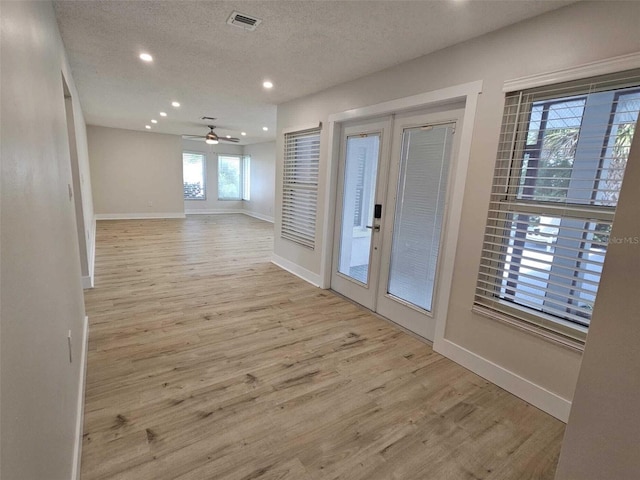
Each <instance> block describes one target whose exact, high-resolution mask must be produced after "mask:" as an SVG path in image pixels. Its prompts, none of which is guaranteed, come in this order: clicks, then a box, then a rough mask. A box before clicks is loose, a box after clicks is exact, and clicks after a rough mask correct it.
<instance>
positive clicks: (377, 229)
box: [367, 225, 380, 232]
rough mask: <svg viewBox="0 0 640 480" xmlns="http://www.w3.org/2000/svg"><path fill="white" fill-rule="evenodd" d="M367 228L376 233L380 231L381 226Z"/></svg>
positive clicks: (368, 226)
mask: <svg viewBox="0 0 640 480" xmlns="http://www.w3.org/2000/svg"><path fill="white" fill-rule="evenodd" d="M367 228H370V229H371V230H375V231H376V232H379V231H380V225H367Z"/></svg>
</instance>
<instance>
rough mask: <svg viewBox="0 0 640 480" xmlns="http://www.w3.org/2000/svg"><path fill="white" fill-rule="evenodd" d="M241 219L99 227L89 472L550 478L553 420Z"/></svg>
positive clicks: (144, 479) (558, 432)
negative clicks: (335, 288)
mask: <svg viewBox="0 0 640 480" xmlns="http://www.w3.org/2000/svg"><path fill="white" fill-rule="evenodd" d="M272 243H273V228H272V226H271V225H270V224H268V223H265V222H262V221H259V220H255V219H252V218H249V217H246V216H242V215H215V216H194V217H189V218H187V219H186V220H143V221H103V222H99V223H98V231H97V255H96V287H95V289H93V290H88V291H86V305H87V314H88V315H89V322H90V334H89V355H88V369H87V386H86V399H85V401H86V403H85V423H84V441H83V452H82V479H83V480H98V479H132V480H133V479H135V480H158V479H171V480H173V479H181V480H187V479H198V480H202V479H224V480H275V479H279V480H317V479H329V480H332V479H349V480H351V479H354V480H355V479H367V480H374V479H375V480H377V479H380V480H400V479H402V480H411V479H437V480H446V479H454V480H458V479H476V480H478V479H486V480H497V479H513V480H523V479H552V478H553V473H554V470H555V466H556V462H557V457H558V454H559V450H560V442H561V439H562V435H563V432H564V424H562V423H561V422H559V421H557V420H555V419H554V418H552V417H550V416H549V415H546V414H545V413H543V412H541V411H539V410H537V409H536V408H534V407H532V406H530V405H528V404H527V403H525V402H523V401H522V400H520V399H518V398H516V397H514V396H513V395H511V394H509V393H507V392H505V391H504V390H501V389H500V388H498V387H496V386H494V385H492V384H490V383H488V382H486V381H485V380H483V379H482V378H480V377H478V376H476V375H474V374H472V373H470V372H469V371H467V370H465V369H464V368H462V367H460V366H458V365H456V364H455V363H453V362H451V361H449V360H447V359H446V358H444V357H442V356H440V355H438V354H436V353H434V352H433V351H432V349H431V348H430V347H429V346H428V345H426V344H424V343H422V342H420V341H418V340H416V339H415V338H413V337H411V336H410V335H407V334H405V333H403V332H401V331H400V330H398V329H397V328H395V327H393V326H392V325H390V324H389V323H387V322H385V321H384V320H381V319H379V318H377V317H375V316H374V315H372V314H370V313H369V312H368V311H366V310H365V309H363V308H360V307H358V306H356V305H353V304H351V303H349V302H348V301H346V300H344V299H342V298H340V297H339V296H337V295H335V294H333V293H331V292H329V291H323V290H320V289H317V288H315V287H313V286H311V285H309V284H307V283H305V282H304V281H302V280H300V279H298V278H297V277H295V276H293V275H291V274H289V273H288V272H286V271H283V270H281V269H279V268H278V267H276V266H274V265H273V264H271V263H270V262H269V259H270V253H271V249H272Z"/></svg>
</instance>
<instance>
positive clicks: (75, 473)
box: [71, 316, 89, 480]
mask: <svg viewBox="0 0 640 480" xmlns="http://www.w3.org/2000/svg"><path fill="white" fill-rule="evenodd" d="M81 348H82V356H81V357H80V384H79V386H78V405H77V413H76V439H75V445H74V446H73V467H72V470H71V480H80V463H81V460H82V427H83V425H84V389H85V384H86V378H87V351H88V349H89V317H87V316H85V317H84V324H83V326H82V347H81Z"/></svg>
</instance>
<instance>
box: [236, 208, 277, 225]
mask: <svg viewBox="0 0 640 480" xmlns="http://www.w3.org/2000/svg"><path fill="white" fill-rule="evenodd" d="M242 213H244V214H245V215H248V216H250V217H253V218H257V219H258V220H264V221H265V222H270V223H273V217H270V216H269V215H264V214H263V213H258V212H252V211H250V210H242Z"/></svg>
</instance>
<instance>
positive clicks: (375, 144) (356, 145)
mask: <svg viewBox="0 0 640 480" xmlns="http://www.w3.org/2000/svg"><path fill="white" fill-rule="evenodd" d="M379 154H380V135H379V134H369V135H366V136H355V137H347V148H346V156H345V168H344V189H343V191H344V194H343V200H342V222H341V234H340V255H339V260H338V271H339V272H340V273H341V274H343V275H346V276H348V277H350V278H352V279H354V280H357V281H358V282H361V283H364V284H368V283H369V264H370V258H371V235H372V233H373V230H372V229H371V228H367V226H372V225H373V205H374V203H375V193H376V178H377V174H378V158H379Z"/></svg>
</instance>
